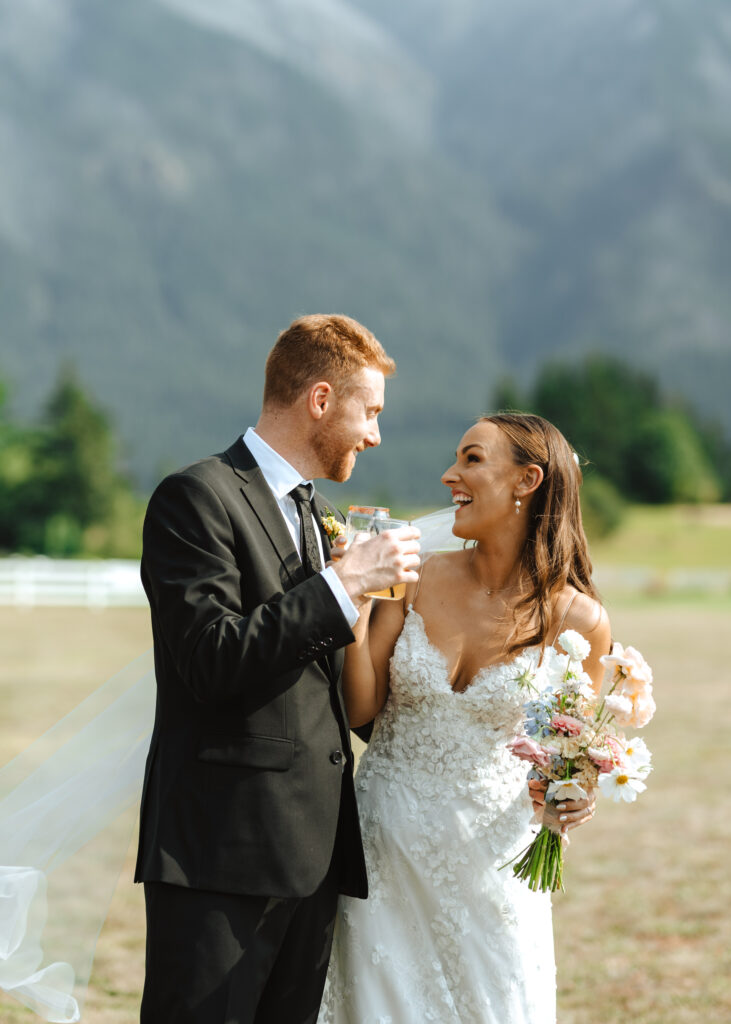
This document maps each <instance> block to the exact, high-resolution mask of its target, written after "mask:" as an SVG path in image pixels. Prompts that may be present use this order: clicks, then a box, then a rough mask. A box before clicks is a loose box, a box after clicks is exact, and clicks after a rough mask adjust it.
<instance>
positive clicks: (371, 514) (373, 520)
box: [345, 505, 409, 601]
mask: <svg viewBox="0 0 731 1024" xmlns="http://www.w3.org/2000/svg"><path fill="white" fill-rule="evenodd" d="M408 525H409V524H408V522H407V520H405V519H392V518H391V516H390V509H388V508H383V507H380V506H378V505H351V506H350V508H349V509H348V515H347V517H346V519H345V537H346V540H347V542H348V544H350V543H351V541H352V540H353V538H354V537H355V535H356V534H357V533H364V534H367V535H368V536H369V537H373V536H375V535H376V534H379V533H383V531H384V530H397V529H398V528H399V526H408ZM405 593H406V584H405V583H395V584H394V585H393V586H392V587H386V588H385V589H384V590H375V591H373V592H372V593H368V594H366V595H365V596H366V597H377V598H380V599H381V600H383V601H400V600H401V599H402V598H403V596H404V594H405Z"/></svg>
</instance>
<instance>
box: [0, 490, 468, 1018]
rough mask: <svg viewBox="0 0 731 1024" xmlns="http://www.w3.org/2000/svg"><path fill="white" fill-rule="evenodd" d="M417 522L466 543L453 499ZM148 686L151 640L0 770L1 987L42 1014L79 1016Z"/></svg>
mask: <svg viewBox="0 0 731 1024" xmlns="http://www.w3.org/2000/svg"><path fill="white" fill-rule="evenodd" d="M413 523H414V525H415V526H418V527H419V529H420V530H421V547H422V554H430V553H432V552H435V551H444V550H450V549H457V548H461V547H462V541H461V540H458V539H457V538H456V537H455V536H454V535H453V534H452V525H453V524H454V509H453V508H448V509H443V510H441V511H439V512H433V513H430V514H429V515H426V516H420V517H419V518H417V519H415V520H413ZM155 692H156V691H155V672H154V666H153V658H152V651H147V652H146V653H145V654H143V655H142V656H141V657H139V658H138V659H137V660H136V661H133V662H131V664H129V665H127V666H126V667H125V668H124V669H122V671H121V672H119V673H118V674H117V675H116V676H113V677H112V678H111V679H109V680H108V681H107V682H106V683H104V684H103V685H102V686H101V687H99V689H98V690H96V691H95V692H94V693H92V694H91V695H90V696H89V697H87V698H86V700H84V701H83V702H82V703H81V704H79V706H78V707H77V708H75V709H74V710H73V711H71V712H70V713H69V714H68V715H66V717H65V718H62V719H61V720H60V721H59V722H57V723H56V725H54V726H53V728H51V729H49V731H48V732H47V733H45V734H44V735H43V736H41V737H40V739H38V740H36V742H35V743H33V744H32V745H31V746H30V747H29V748H28V749H27V750H25V751H24V752H23V753H22V754H20V755H19V756H18V757H16V758H15V759H14V760H13V761H10V762H9V763H8V764H7V765H5V767H4V768H2V769H0V988H1V989H4V990H5V991H6V992H7V993H9V994H10V995H13V996H15V998H17V999H18V1000H20V1002H22V1003H24V1004H25V1005H26V1006H28V1007H29V1008H30V1009H31V1010H34V1011H35V1013H37V1014H38V1016H39V1017H41V1018H42V1019H43V1020H47V1021H52V1022H57V1024H72V1022H75V1021H80V1020H81V1011H82V1009H83V1000H84V996H85V993H86V987H87V984H88V981H89V975H90V973H91V965H92V961H93V959H94V949H95V946H96V941H97V938H98V935H99V931H100V929H101V926H102V924H103V923H104V919H105V917H106V915H107V911H108V908H109V902H110V900H111V897H112V894H113V892H114V887H115V885H116V883H117V879H118V878H119V874H120V872H121V870H122V864H123V862H124V859H125V856H126V854H127V849H128V847H129V842H130V837H131V835H132V830H133V828H134V823H135V819H136V815H137V811H138V807H139V798H140V792H141V789H142V780H143V775H144V769H145V759H146V756H147V749H148V747H149V742H150V735H151V732H152V723H153V718H154V707H155Z"/></svg>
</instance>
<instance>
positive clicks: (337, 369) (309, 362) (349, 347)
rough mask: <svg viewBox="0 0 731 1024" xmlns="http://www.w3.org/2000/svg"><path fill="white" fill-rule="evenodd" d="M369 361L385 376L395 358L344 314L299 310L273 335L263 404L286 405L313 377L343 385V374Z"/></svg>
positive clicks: (345, 384)
mask: <svg viewBox="0 0 731 1024" xmlns="http://www.w3.org/2000/svg"><path fill="white" fill-rule="evenodd" d="M364 367H370V368H373V369H376V370H380V371H381V373H383V375H384V377H390V376H391V374H392V373H393V372H394V371H395V369H396V364H395V362H394V361H393V359H391V357H390V356H388V355H386V352H385V350H384V348H383V346H382V345H381V343H380V341H378V339H377V338H376V337H375V336H374V335H373V334H371V332H370V331H369V330H368V328H367V327H364V326H363V324H359V323H358V321H357V320H353V319H352V318H351V317H349V316H342V315H340V314H336V313H333V314H328V315H324V314H313V315H311V316H302V317H300V318H299V319H298V320H295V321H294V322H293V323H291V324H290V325H289V327H288V328H287V329H286V331H282V333H281V334H280V335H279V337H278V338H277V341H276V344H275V346H274V348H273V349H272V350H271V352H270V353H269V356H268V358H267V362H266V371H265V377H264V405H280V406H288V405H292V403H293V402H295V401H296V399H297V398H298V397H299V396H300V395H301V394H302V392H303V391H305V390H307V388H309V387H310V386H311V385H312V384H315V383H316V382H317V381H320V380H326V381H327V382H328V384H331V385H332V387H333V389H334V390H335V391H340V392H341V393H342V392H343V391H347V387H348V380H349V378H350V377H352V376H353V374H354V373H356V372H357V371H358V370H361V369H363V368H364Z"/></svg>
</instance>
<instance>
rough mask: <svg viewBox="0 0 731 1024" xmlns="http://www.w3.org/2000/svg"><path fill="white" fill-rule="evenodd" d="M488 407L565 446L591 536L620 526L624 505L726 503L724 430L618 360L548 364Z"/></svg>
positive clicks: (507, 386)
mask: <svg viewBox="0 0 731 1024" xmlns="http://www.w3.org/2000/svg"><path fill="white" fill-rule="evenodd" d="M492 404H493V406H494V407H495V408H502V409H522V410H524V411H527V412H533V413H536V414H538V415H539V416H544V417H545V418H546V419H548V420H550V421H551V422H552V423H555V424H556V426H557V427H558V428H559V430H561V431H562V433H563V434H564V435H565V436H566V437H567V438H568V439H569V441H570V442H571V444H572V445H573V446H574V449H575V450H576V452H577V453H578V455H579V456H580V459H581V463H582V468H583V472H584V488H583V491H584V494H583V504H584V515H585V519H586V521H587V527H588V529H589V531H590V533H594V534H602V533H607V532H609V531H610V530H611V529H612V528H614V527H615V526H616V525H618V522H619V521H620V519H621V515H622V510H623V507H624V505H625V503H627V502H637V503H643V504H672V503H700V502H716V501H720V500H729V499H731V444H729V441H728V439H727V438H726V437H725V434H724V431H723V429H722V428H721V426H720V425H718V424H713V423H705V422H703V421H702V420H701V419H700V418H699V416H698V415H697V414H696V413H695V412H693V411H692V410H691V409H690V408H689V407H688V406H686V405H685V403H683V402H682V401H681V400H679V399H675V398H671V397H669V396H667V395H665V394H663V392H662V390H661V389H660V386H659V385H658V383H657V381H656V380H654V378H652V377H651V376H649V374H646V373H643V372H642V371H638V370H636V369H633V368H632V367H630V366H628V365H627V364H626V363H623V362H622V361H620V360H618V359H615V358H612V357H609V356H604V355H599V354H595V355H591V356H588V357H587V358H586V359H584V361H583V362H577V363H568V362H560V361H554V362H550V363H547V364H545V365H544V366H543V368H542V369H541V371H540V372H539V373H538V375H537V377H536V379H535V382H534V383H533V386H532V387H531V388H530V389H528V390H526V391H521V390H520V389H519V388H518V387H517V386H516V385H515V383H514V382H513V381H512V380H510V379H506V380H504V381H503V382H502V384H501V385H500V386H499V387H498V388H497V390H496V393H495V395H494V399H493V403H492Z"/></svg>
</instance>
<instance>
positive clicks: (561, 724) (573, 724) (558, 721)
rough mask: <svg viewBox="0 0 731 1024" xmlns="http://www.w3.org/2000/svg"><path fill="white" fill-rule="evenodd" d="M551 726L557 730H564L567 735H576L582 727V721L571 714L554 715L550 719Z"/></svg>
mask: <svg viewBox="0 0 731 1024" xmlns="http://www.w3.org/2000/svg"><path fill="white" fill-rule="evenodd" d="M551 727H552V728H553V729H555V730H556V731H557V732H565V733H566V734H567V735H568V736H578V735H580V733H581V732H582V730H583V728H584V723H583V722H580V721H579V719H578V718H574V717H573V716H572V715H560V714H559V715H554V716H553V718H552V719H551Z"/></svg>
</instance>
